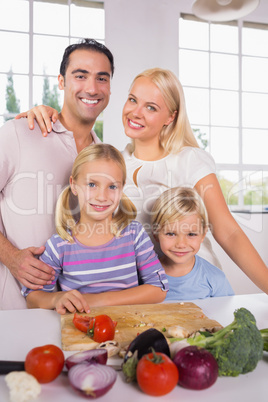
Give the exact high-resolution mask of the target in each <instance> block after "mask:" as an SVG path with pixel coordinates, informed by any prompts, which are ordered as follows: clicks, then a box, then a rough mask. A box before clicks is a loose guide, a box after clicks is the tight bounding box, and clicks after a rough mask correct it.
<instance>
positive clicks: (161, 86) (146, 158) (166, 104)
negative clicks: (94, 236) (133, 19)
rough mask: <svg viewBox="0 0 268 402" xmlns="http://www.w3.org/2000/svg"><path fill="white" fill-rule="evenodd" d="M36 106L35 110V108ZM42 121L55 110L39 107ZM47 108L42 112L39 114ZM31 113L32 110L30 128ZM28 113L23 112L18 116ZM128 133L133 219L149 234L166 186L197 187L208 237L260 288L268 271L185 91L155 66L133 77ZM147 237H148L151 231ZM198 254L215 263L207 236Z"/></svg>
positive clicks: (265, 288)
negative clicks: (232, 207) (194, 124)
mask: <svg viewBox="0 0 268 402" xmlns="http://www.w3.org/2000/svg"><path fill="white" fill-rule="evenodd" d="M35 110H36V109H35ZM41 112H42V116H41V118H40V116H39V122H40V124H42V123H44V122H47V121H48V119H49V115H50V116H51V115H52V116H53V119H54V121H55V118H56V114H57V113H56V112H55V111H54V112H53V109H51V108H49V109H48V113H46V112H45V110H44V109H43V108H42V109H41ZM44 112H45V115H43V113H44ZM33 114H34V112H32V113H30V115H31V119H29V124H30V126H31V125H32V121H33V120H32V118H33ZM25 115H27V113H23V114H21V115H20V117H22V116H25ZM123 124H124V128H125V133H126V135H127V136H128V137H129V138H131V139H132V144H130V145H128V146H127V147H126V149H125V150H124V152H123V156H124V158H125V162H126V167H127V181H126V185H125V188H124V191H125V194H126V195H127V196H128V197H129V198H130V199H131V200H132V202H133V203H134V205H135V206H136V208H137V220H138V221H139V222H141V223H142V224H143V226H144V227H145V229H146V230H147V231H148V233H149V234H150V235H151V233H150V228H151V225H150V214H151V209H152V205H153V203H154V201H155V200H156V199H157V198H158V197H159V196H160V194H162V192H164V191H165V190H167V189H168V188H173V187H181V186H187V187H191V188H195V189H196V190H197V192H198V194H199V195H200V196H201V197H202V199H203V201H204V203H205V206H206V209H207V212H208V219H209V224H210V228H211V232H212V235H213V236H214V238H215V240H216V241H217V242H218V243H219V245H220V246H221V247H222V248H223V249H224V251H225V252H226V253H227V254H228V256H229V257H230V258H231V259H232V260H233V261H234V262H235V263H236V264H237V265H238V267H240V268H241V269H242V271H243V272H244V273H245V274H246V275H247V276H248V277H249V278H250V279H251V280H252V281H253V282H254V283H255V284H256V285H257V286H258V287H259V288H260V289H262V290H263V291H264V292H266V293H268V269H267V267H266V265H265V264H264V262H263V260H262V259H261V257H260V255H259V254H258V252H257V251H256V249H255V248H254V247H253V245H252V244H251V242H250V241H249V239H248V238H247V236H246V235H245V233H244V232H243V230H242V229H241V227H240V226H239V225H238V223H237V222H236V220H235V219H234V218H233V216H232V214H231V213H230V211H229V208H228V206H227V204H226V202H225V199H224V197H223V194H222V191H221V188H220V185H219V182H218V180H217V177H216V167H215V163H214V160H213V158H212V157H211V156H210V155H209V154H208V153H207V152H205V151H204V150H202V149H200V148H199V147H198V144H197V142H196V140H195V138H194V135H193V132H192V130H191V126H190V123H189V120H188V117H187V114H186V107H185V101H184V94H183V90H182V87H181V84H180V82H179V80H178V79H177V77H176V76H175V74H173V73H172V72H171V71H169V70H163V69H160V68H154V69H150V70H146V71H144V72H143V73H141V74H139V75H138V76H137V77H136V78H135V79H134V81H133V83H132V85H131V87H130V91H129V95H128V99H127V101H126V103H125V106H124V109H123ZM151 238H153V237H152V235H151ZM199 255H200V256H201V257H203V258H205V259H206V260H208V261H210V262H211V263H213V264H214V265H216V266H219V262H218V261H217V259H216V257H215V255H214V253H213V252H212V249H211V244H210V242H209V240H208V238H207V237H206V238H205V239H204V241H203V243H202V245H201V248H200V252H199Z"/></svg>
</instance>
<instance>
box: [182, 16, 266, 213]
mask: <svg viewBox="0 0 268 402" xmlns="http://www.w3.org/2000/svg"><path fill="white" fill-rule="evenodd" d="M267 43H268V25H264V24H257V23H248V22H242V21H232V22H229V23H209V22H205V21H201V20H199V19H197V18H196V17H194V16H191V15H181V18H180V19H179V78H180V81H181V83H182V85H183V87H184V91H185V97H186V105H187V111H188V115H189V119H190V122H191V124H192V126H193V129H194V131H195V133H196V135H197V139H198V141H199V143H200V146H201V147H203V148H205V149H206V150H207V151H208V152H210V153H211V154H212V156H213V157H214V159H215V161H216V165H217V174H218V178H219V181H220V184H221V187H222V190H223V193H224V196H225V198H226V201H227V203H228V204H229V205H230V207H231V209H233V210H235V209H236V210H238V209H244V208H246V209H250V210H256V209H257V210H262V209H263V208H264V207H266V206H267V205H268V156H267V149H268V114H267V110H268V75H267V71H268V47H267Z"/></svg>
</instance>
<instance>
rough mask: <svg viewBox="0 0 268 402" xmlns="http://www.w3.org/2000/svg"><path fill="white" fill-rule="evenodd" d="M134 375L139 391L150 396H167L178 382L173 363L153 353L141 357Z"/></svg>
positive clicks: (158, 353) (177, 372) (157, 353)
mask: <svg viewBox="0 0 268 402" xmlns="http://www.w3.org/2000/svg"><path fill="white" fill-rule="evenodd" d="M136 375H137V382H138V384H139V387H140V389H141V390H142V391H143V392H145V393H146V394H149V395H152V396H161V395H166V394H168V393H169V392H170V391H172V390H173V388H175V386H176V385H177V383H178V381H179V371H178V369H177V367H176V365H175V364H174V363H173V361H172V360H171V359H170V358H169V357H168V356H167V355H165V354H164V353H160V352H155V351H153V352H152V353H148V354H146V355H143V356H142V358H141V359H140V360H139V362H138V365H137V370H136Z"/></svg>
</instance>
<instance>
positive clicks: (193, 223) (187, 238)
mask: <svg viewBox="0 0 268 402" xmlns="http://www.w3.org/2000/svg"><path fill="white" fill-rule="evenodd" d="M205 235H206V233H205V232H204V229H203V227H202V222H201V218H200V216H199V215H197V214H194V215H190V216H187V217H185V218H182V219H181V220H179V221H175V222H173V223H167V224H166V225H164V226H163V227H162V229H161V230H160V232H159V234H158V238H159V242H160V247H161V250H162V251H163V253H164V254H165V256H166V257H167V259H168V260H169V262H170V263H171V264H183V265H184V264H185V265H187V266H189V265H191V264H192V263H193V264H194V261H195V259H194V256H195V254H196V253H197V252H198V251H199V249H200V245H201V243H202V242H203V240H204V237H205Z"/></svg>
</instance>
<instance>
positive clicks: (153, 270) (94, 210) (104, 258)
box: [23, 144, 168, 314]
mask: <svg viewBox="0 0 268 402" xmlns="http://www.w3.org/2000/svg"><path fill="white" fill-rule="evenodd" d="M125 180H126V167H125V163H124V159H123V157H122V154H121V153H120V152H119V151H117V150H116V149H115V148H114V147H112V146H111V145H107V144H96V145H91V146H89V147H87V148H84V150H83V151H81V152H80V153H79V155H78V156H77V158H76V160H75V162H74V165H73V169H72V175H71V177H70V186H69V187H67V188H66V189H65V190H64V191H63V193H62V194H61V196H60V198H59V200H58V204H57V208H56V228H57V233H58V234H56V235H53V236H52V237H51V238H50V239H49V240H48V241H47V243H46V250H45V252H44V254H43V255H42V257H41V259H42V261H44V262H45V263H47V264H48V265H50V266H51V267H53V269H54V270H55V272H56V275H55V280H54V281H53V283H52V284H51V285H46V286H44V288H43V290H36V291H31V290H30V289H24V290H23V294H24V296H26V297H27V306H28V307H30V308H35V307H40V308H48V309H56V311H57V312H58V313H60V314H64V313H65V312H66V311H70V312H74V311H75V310H78V311H80V312H82V311H85V312H89V307H90V306H107V305H120V304H141V303H157V302H162V301H163V300H164V299H165V295H166V292H165V291H166V290H168V285H167V279H166V277H165V273H164V270H163V268H162V266H161V264H160V262H159V260H158V258H157V256H156V254H155V252H154V250H153V244H152V243H151V241H150V238H149V237H148V235H147V233H146V232H145V230H144V229H143V227H142V225H141V224H140V223H138V222H136V221H134V220H133V219H134V218H135V216H136V209H135V207H134V205H133V204H132V202H131V201H130V200H129V199H128V198H127V197H126V196H125V195H124V194H123V186H124V184H125ZM56 282H58V285H59V286H60V289H61V290H60V291H55V290H56ZM138 285H140V286H138Z"/></svg>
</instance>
